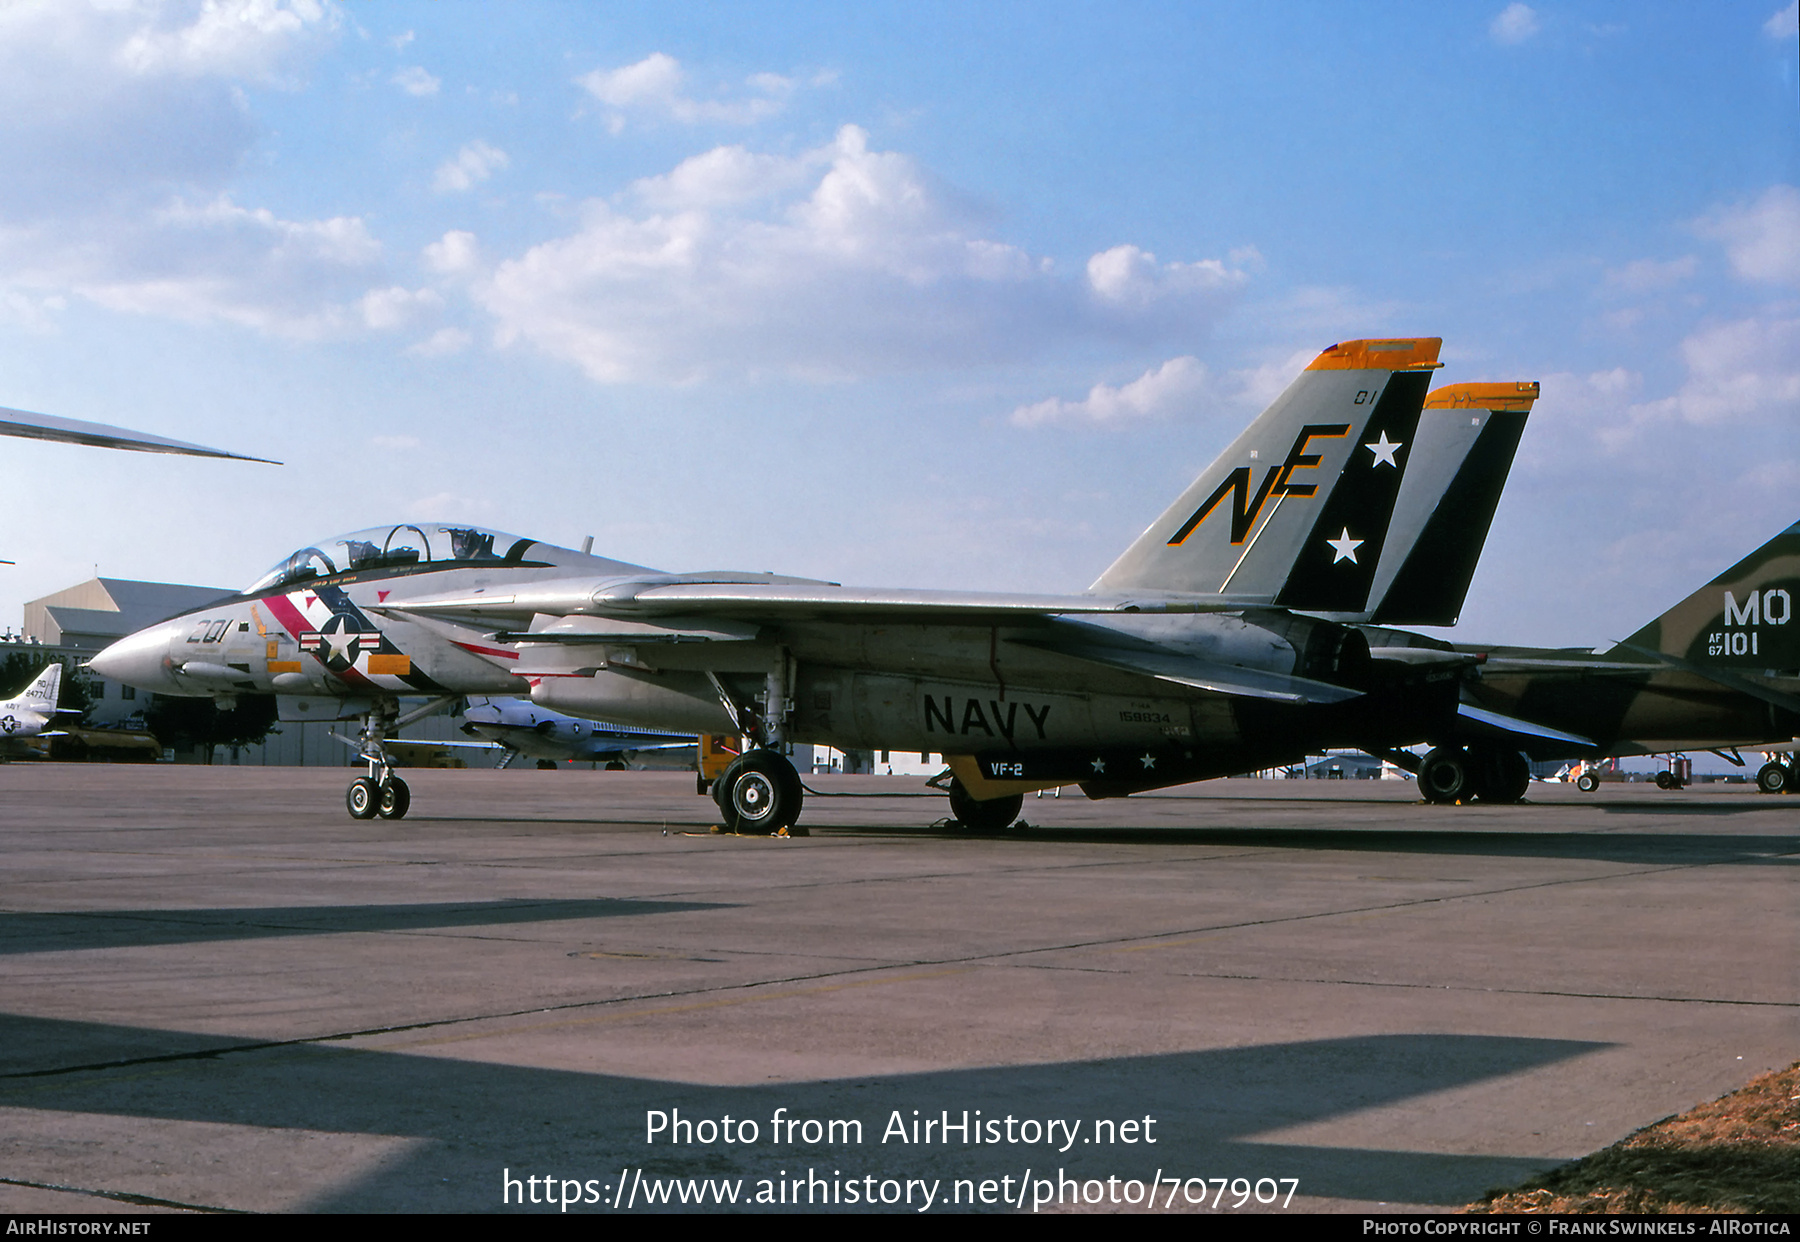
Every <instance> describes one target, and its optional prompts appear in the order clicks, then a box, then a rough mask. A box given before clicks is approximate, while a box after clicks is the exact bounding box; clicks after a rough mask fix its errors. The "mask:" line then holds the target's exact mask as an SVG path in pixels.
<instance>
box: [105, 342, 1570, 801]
mask: <svg viewBox="0 0 1800 1242" xmlns="http://www.w3.org/2000/svg"><path fill="white" fill-rule="evenodd" d="M1439 345H1440V341H1438V340H1437V339H1436V338H1426V339H1400V340H1367V341H1349V342H1345V343H1343V344H1339V345H1334V346H1332V347H1330V348H1329V349H1327V350H1325V351H1324V352H1323V353H1321V354H1320V355H1319V356H1318V357H1317V358H1316V359H1315V360H1314V361H1313V362H1312V363H1311V364H1310V365H1309V366H1308V367H1307V368H1306V369H1305V371H1304V372H1302V373H1301V375H1300V376H1299V378H1298V379H1296V380H1295V381H1294V383H1293V384H1292V385H1291V386H1290V387H1289V388H1288V389H1287V391H1286V392H1284V393H1283V394H1282V395H1281V396H1280V397H1279V398H1278V399H1277V400H1276V401H1275V403H1274V404H1273V405H1272V406H1270V407H1269V409H1268V410H1266V411H1265V412H1264V413H1263V414H1262V415H1261V416H1260V417H1258V418H1257V419H1256V421H1255V422H1254V423H1253V424H1252V425H1251V426H1250V428H1249V429H1248V430H1247V431H1245V432H1244V433H1243V434H1242V435H1241V436H1239V437H1238V439H1237V440H1236V442H1234V443H1233V444H1232V445H1231V446H1230V447H1229V448H1227V449H1226V450H1225V452H1224V454H1223V455H1222V456H1220V457H1219V459H1218V460H1217V461H1215V462H1214V463H1213V464H1212V465H1211V466H1210V467H1208V468H1207V470H1206V471H1205V472H1204V473H1202V474H1201V475H1200V477H1199V478H1198V479H1197V480H1195V482H1194V483H1193V485H1192V486H1190V487H1189V488H1188V489H1187V490H1186V491H1185V492H1184V493H1182V495H1181V496H1180V497H1179V498H1177V499H1176V501H1175V502H1174V503H1173V504H1172V505H1171V506H1170V507H1169V508H1168V509H1167V510H1166V511H1164V513H1163V514H1162V516H1161V517H1159V518H1157V519H1156V520H1155V521H1154V522H1152V523H1151V524H1150V527H1149V529H1147V530H1146V531H1145V532H1144V534H1143V535H1142V536H1140V537H1139V538H1138V539H1137V541H1136V542H1134V543H1133V544H1132V545H1131V546H1130V547H1129V548H1127V549H1126V550H1125V551H1124V553H1123V554H1122V555H1121V556H1120V557H1119V558H1118V560H1117V561H1116V562H1114V564H1113V565H1112V566H1111V567H1110V568H1109V569H1107V570H1106V572H1105V573H1103V574H1102V575H1101V576H1100V578H1099V579H1098V580H1097V581H1096V582H1095V583H1094V584H1093V586H1092V587H1090V588H1089V589H1088V590H1087V591H1086V592H1084V593H1081V594H1076V595H1013V594H1002V593H997V592H982V591H930V590H915V589H870V588H864V587H848V586H841V585H839V584H837V583H832V582H821V581H814V580H811V579H804V578H790V577H781V576H777V575H773V574H765V573H740V572H711V573H686V574H671V573H662V572H658V571H655V570H651V569H645V568H643V567H641V566H637V565H630V564H626V563H623V562H619V561H612V560H607V559H604V558H601V557H593V556H587V555H584V554H583V553H580V552H574V551H570V550H569V549H566V548H559V547H555V546H553V545H549V544H545V543H542V542H539V541H535V540H532V539H525V538H518V537H515V536H512V535H504V534H501V533H500V532H497V531H491V530H485V529H481V528H478V527H471V526H457V525H450V524H441V525H440V524H423V525H415V524H404V525H397V526H392V527H383V528H380V529H376V530H367V531H361V532H358V533H356V534H352V535H346V536H343V537H340V538H337V539H333V540H328V541H326V542H324V543H320V544H317V545H314V546H309V547H306V548H302V549H300V550H299V551H298V552H295V553H294V554H293V555H292V556H289V557H287V558H285V559H284V560H282V561H281V562H280V563H279V564H277V565H276V566H275V568H274V569H272V570H271V571H270V572H269V573H268V574H266V575H265V576H264V577H263V578H261V579H259V580H258V581H257V582H255V583H253V584H252V585H251V586H250V587H248V588H247V589H246V590H245V591H244V592H243V593H242V594H239V595H235V596H231V597H229V598H226V599H221V600H219V601H218V602H217V603H216V604H214V605H212V606H209V607H207V608H204V609H201V610H199V611H198V612H195V613H192V614H190V615H188V616H184V617H180V618H177V619H175V620H173V621H169V622H166V623H164V624H162V625H160V626H156V627H153V628H151V629H148V630H144V631H142V632H140V633H138V634H134V635H132V636H130V637H129V638H126V639H123V640H121V641H120V642H118V643H116V644H114V645H113V646H112V647H110V648H108V649H107V650H106V651H104V652H102V653H101V654H100V655H99V656H96V657H95V658H94V660H93V661H92V665H93V667H94V668H95V669H97V670H98V671H100V672H101V673H103V674H104V675H106V676H108V677H113V678H117V679H118V680H120V681H124V682H129V683H131V684H133V685H136V686H138V687H140V688H143V689H147V690H152V691H155V692H157V693H161V694H189V695H194V694H211V695H219V696H230V695H235V694H239V693H262V694H267V693H274V694H276V695H279V696H281V697H282V700H283V702H282V714H283V716H284V717H285V718H289V719H296V718H321V717H323V718H332V719H348V718H352V717H353V716H356V715H360V716H362V718H363V721H364V724H363V743H364V753H365V755H366V757H367V758H368V760H369V774H368V775H367V776H366V777H361V778H358V780H357V781H356V782H355V783H354V784H352V786H351V787H350V790H349V793H348V802H349V806H350V811H351V814H353V815H357V816H364V817H366V816H369V815H374V814H384V815H390V816H393V815H398V814H403V813H404V811H405V806H406V802H407V795H406V791H405V788H404V785H403V784H402V783H401V782H400V781H399V779H398V778H397V777H395V776H394V775H393V773H392V771H391V770H390V768H389V765H388V763H387V762H386V759H385V757H384V755H383V751H382V740H383V738H385V737H387V736H389V735H391V734H392V732H393V730H395V729H396V728H398V727H399V726H400V725H402V724H404V723H405V722H406V720H407V719H408V718H409V716H417V715H420V714H423V713H424V712H425V711H428V710H431V709H433V708H434V706H436V705H437V704H438V703H445V702H448V701H450V700H451V699H453V697H454V696H457V695H463V694H502V695H503V694H508V693H520V692H521V691H522V689H524V688H528V689H529V693H530V697H531V699H532V701H533V702H534V703H537V704H539V705H542V706H544V707H548V708H552V709H555V710H558V711H564V712H569V713H572V714H575V715H580V716H584V717H589V718H594V719H603V720H608V721H617V722H619V723H622V724H630V725H639V726H644V727H649V728H656V729H667V730H671V731H679V732H684V733H738V734H742V735H745V736H747V737H748V738H749V739H750V740H751V742H752V743H753V745H752V747H751V748H749V749H747V750H746V751H745V753H744V754H742V755H741V756H740V757H739V758H738V759H737V760H736V761H734V762H733V763H732V765H731V767H730V768H729V769H727V771H726V772H725V773H724V774H723V775H722V776H721V777H720V778H719V779H718V780H717V781H716V782H714V785H713V793H714V796H715V797H716V798H717V800H718V803H719V807H720V811H721V814H722V816H723V818H724V821H725V823H726V826H727V827H730V828H734V829H739V830H745V831H776V830H782V829H787V830H790V831H797V830H798V829H797V827H796V825H797V821H798V816H799V814H800V808H801V801H802V796H803V791H802V788H801V784H800V779H799V776H798V775H797V773H796V772H795V770H794V768H793V765H792V764H791V763H790V762H789V761H788V760H787V759H786V758H785V757H784V755H783V753H782V749H783V746H784V744H786V743H789V742H798V741H806V742H815V743H822V744H827V745H832V746H837V747H840V748H858V749H869V748H874V749H891V750H916V751H930V752H939V753H944V754H947V755H949V756H951V759H950V767H951V769H952V772H953V779H952V780H951V781H950V782H949V789H948V792H949V795H950V803H951V809H952V812H953V814H954V815H955V817H956V819H957V820H958V821H959V822H960V823H962V824H963V825H965V826H967V827H969V828H971V829H974V830H994V829H998V828H1002V827H1004V826H1005V825H1007V824H1009V823H1010V822H1011V821H1012V820H1013V819H1014V818H1015V817H1016V816H1017V814H1018V811H1019V809H1020V804H1021V798H1022V796H1023V794H1024V793H1026V792H1028V791H1031V790H1034V789H1040V788H1048V787H1052V786H1058V785H1065V784H1079V785H1080V786H1081V787H1082V788H1083V789H1084V790H1086V791H1087V792H1088V793H1089V794H1090V795H1091V796H1096V797H1104V796H1112V795H1120V794H1127V793H1131V792H1134V791H1138V790H1145V789H1154V788H1159V787H1163V786H1167V785H1175V784H1180V783H1183V782H1187V781H1192V780H1197V779H1201V778H1205V777H1212V776H1220V775H1224V774H1227V773H1231V772H1241V771H1246V770H1250V769H1254V768H1260V767H1267V766H1271V765H1274V764H1279V763H1287V762H1291V761H1293V760H1296V759H1298V758H1299V757H1301V756H1302V755H1304V754H1306V753H1308V752H1316V751H1319V750H1322V749H1324V748H1325V747H1331V746H1361V747H1364V748H1369V747H1399V746H1404V745H1408V744H1411V743H1414V742H1417V741H1422V740H1425V739H1426V738H1427V737H1428V736H1429V735H1430V733H1431V731H1432V729H1433V728H1440V729H1441V728H1442V727H1443V724H1444V721H1445V720H1447V719H1450V718H1453V717H1454V716H1455V714H1456V712H1457V710H1458V704H1457V698H1458V676H1459V674H1458V670H1460V669H1461V668H1463V667H1464V666H1466V664H1467V660H1466V659H1465V658H1464V657H1461V656H1458V655H1456V654H1455V653H1452V652H1447V651H1445V650H1443V649H1442V648H1444V647H1445V644H1442V643H1435V644H1434V643H1432V642H1430V641H1428V640H1426V639H1423V638H1416V637H1414V636H1409V635H1406V634H1404V633H1401V632H1398V631H1391V630H1382V631H1380V632H1381V633H1382V634H1384V635H1386V637H1385V638H1384V640H1383V645H1382V646H1381V647H1378V648H1374V649H1372V648H1371V646H1370V643H1369V641H1368V639H1367V638H1366V637H1365V636H1364V633H1363V632H1362V631H1361V630H1360V629H1358V628H1357V627H1356V625H1355V623H1356V622H1362V621H1369V620H1372V619H1375V618H1380V619H1381V620H1383V621H1387V622H1392V623H1397V624H1408V623H1421V622H1434V621H1436V622H1441V621H1443V620H1445V619H1450V620H1453V619H1454V613H1455V611H1456V610H1457V609H1458V608H1459V607H1460V605H1461V601H1462V597H1463V592H1464V590H1466V588H1467V585H1468V575H1469V574H1470V573H1472V572H1473V569H1474V563H1475V556H1476V555H1477V554H1478V553H1479V550H1480V545H1481V542H1482V540H1483V539H1484V538H1485V536H1486V531H1487V527H1488V522H1489V519H1490V518H1491V517H1492V514H1493V506H1494V503H1495V502H1496V501H1497V498H1498V495H1499V486H1500V483H1501V482H1503V481H1504V478H1505V474H1506V471H1507V469H1508V468H1509V467H1510V465H1511V461H1512V455H1513V450H1514V449H1515V448H1516V446H1517V443H1518V437H1519V432H1520V430H1522V426H1523V418H1524V411H1525V410H1528V409H1529V407H1530V403H1531V400H1532V398H1534V397H1535V395H1536V390H1537V386H1536V385H1535V384H1506V385H1459V386H1455V387H1453V388H1450V389H1444V390H1440V391H1439V393H1436V394H1432V396H1431V399H1430V400H1427V388H1428V381H1429V379H1430V376H1431V372H1432V371H1433V369H1435V368H1436V367H1437V366H1438V365H1439V364H1438V362H1437V354H1438V348H1439ZM1397 514H1398V515H1400V516H1399V518H1398V520H1397V518H1396V515H1397ZM420 695H423V696H435V698H434V701H433V702H431V703H427V704H426V705H425V707H423V708H420V709H418V710H416V711H414V712H412V713H409V714H408V715H407V716H402V715H401V714H400V707H399V700H400V698H401V697H402V696H420Z"/></svg>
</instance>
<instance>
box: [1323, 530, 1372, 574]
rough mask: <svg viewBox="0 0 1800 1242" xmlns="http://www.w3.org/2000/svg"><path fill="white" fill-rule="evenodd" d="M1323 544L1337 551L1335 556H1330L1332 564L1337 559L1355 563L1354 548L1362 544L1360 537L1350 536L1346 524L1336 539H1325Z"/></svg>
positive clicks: (1337, 560) (1336, 561)
mask: <svg viewBox="0 0 1800 1242" xmlns="http://www.w3.org/2000/svg"><path fill="white" fill-rule="evenodd" d="M1325 546H1327V547H1328V548H1330V549H1331V550H1332V551H1333V552H1336V553H1337V555H1336V556H1334V557H1332V558H1331V563H1332V564H1333V565H1335V564H1337V563H1338V562H1339V561H1349V562H1350V563H1351V564H1352V565H1354V564H1356V563H1357V561H1356V550H1357V549H1358V548H1360V547H1362V546H1363V541H1362V540H1361V539H1352V538H1350V528H1349V527H1348V526H1346V527H1344V533H1343V534H1341V535H1339V536H1338V537H1337V538H1336V539H1327V540H1326V541H1325Z"/></svg>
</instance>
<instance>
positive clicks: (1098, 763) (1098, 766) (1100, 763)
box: [1094, 759, 1106, 772]
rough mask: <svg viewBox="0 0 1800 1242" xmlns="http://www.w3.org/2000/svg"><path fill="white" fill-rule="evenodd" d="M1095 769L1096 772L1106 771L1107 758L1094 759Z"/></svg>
mask: <svg viewBox="0 0 1800 1242" xmlns="http://www.w3.org/2000/svg"><path fill="white" fill-rule="evenodd" d="M1094 771H1096V772H1104V771H1106V760H1104V759H1096V760H1094Z"/></svg>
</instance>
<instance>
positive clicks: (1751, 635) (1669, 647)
mask: <svg viewBox="0 0 1800 1242" xmlns="http://www.w3.org/2000/svg"><path fill="white" fill-rule="evenodd" d="M1796 595H1800V522H1796V523H1795V524H1794V525H1792V526H1790V527H1788V528H1787V529H1786V530H1784V531H1782V532H1781V533H1780V534H1779V535H1777V536H1775V538H1773V539H1771V540H1769V542H1767V543H1765V544H1763V546H1762V547H1760V548H1758V549H1757V550H1756V551H1754V552H1752V553H1751V554H1750V555H1749V556H1746V557H1745V558H1744V559H1743V560H1741V561H1739V562H1738V563H1737V564H1735V565H1733V566H1732V567H1731V568H1730V569H1728V570H1726V571H1725V572H1724V573H1722V574H1720V575H1719V576H1718V577H1717V578H1714V579H1713V580H1712V581H1711V582H1709V583H1707V584H1706V585H1705V586H1703V587H1701V588H1700V589H1699V590H1698V591H1695V592H1694V593H1693V594H1692V595H1690V596H1688V597H1687V598H1686V599H1684V600H1682V601H1681V602H1680V603H1679V604H1677V605H1675V607H1673V608H1671V609H1669V611H1667V612H1665V613H1663V615H1662V616H1660V617H1658V618H1657V619H1656V620H1654V621H1652V622H1651V623H1650V624H1649V625H1646V626H1645V627H1644V628H1643V629H1641V630H1639V631H1638V632H1637V633H1635V634H1633V635H1632V636H1631V637H1630V638H1628V639H1626V640H1625V644H1626V645H1627V646H1630V647H1638V648H1641V649H1643V650H1646V651H1655V652H1659V653H1661V654H1663V655H1668V656H1673V657H1675V658H1676V659H1678V660H1682V661H1685V662H1687V663H1688V664H1689V665H1692V666H1694V667H1696V668H1699V669H1706V668H1715V669H1730V670H1736V671H1739V672H1746V673H1749V672H1773V673H1777V674H1780V675H1783V676H1788V677H1793V676H1800V621H1796V620H1795V619H1794V597H1795V596H1796Z"/></svg>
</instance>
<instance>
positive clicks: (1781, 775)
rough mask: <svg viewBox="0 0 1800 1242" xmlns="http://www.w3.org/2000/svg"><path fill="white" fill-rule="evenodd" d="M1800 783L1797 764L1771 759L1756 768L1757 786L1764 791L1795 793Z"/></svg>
mask: <svg viewBox="0 0 1800 1242" xmlns="http://www.w3.org/2000/svg"><path fill="white" fill-rule="evenodd" d="M1797 785H1800V773H1796V771H1795V765H1793V764H1787V763H1782V762H1781V761H1780V760H1770V761H1769V762H1768V763H1765V764H1763V765H1762V767H1760V768H1758V769H1757V770H1756V787H1757V788H1758V789H1760V790H1761V791H1762V792H1763V793H1773V794H1778V793H1794V792H1796V787H1797Z"/></svg>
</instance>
